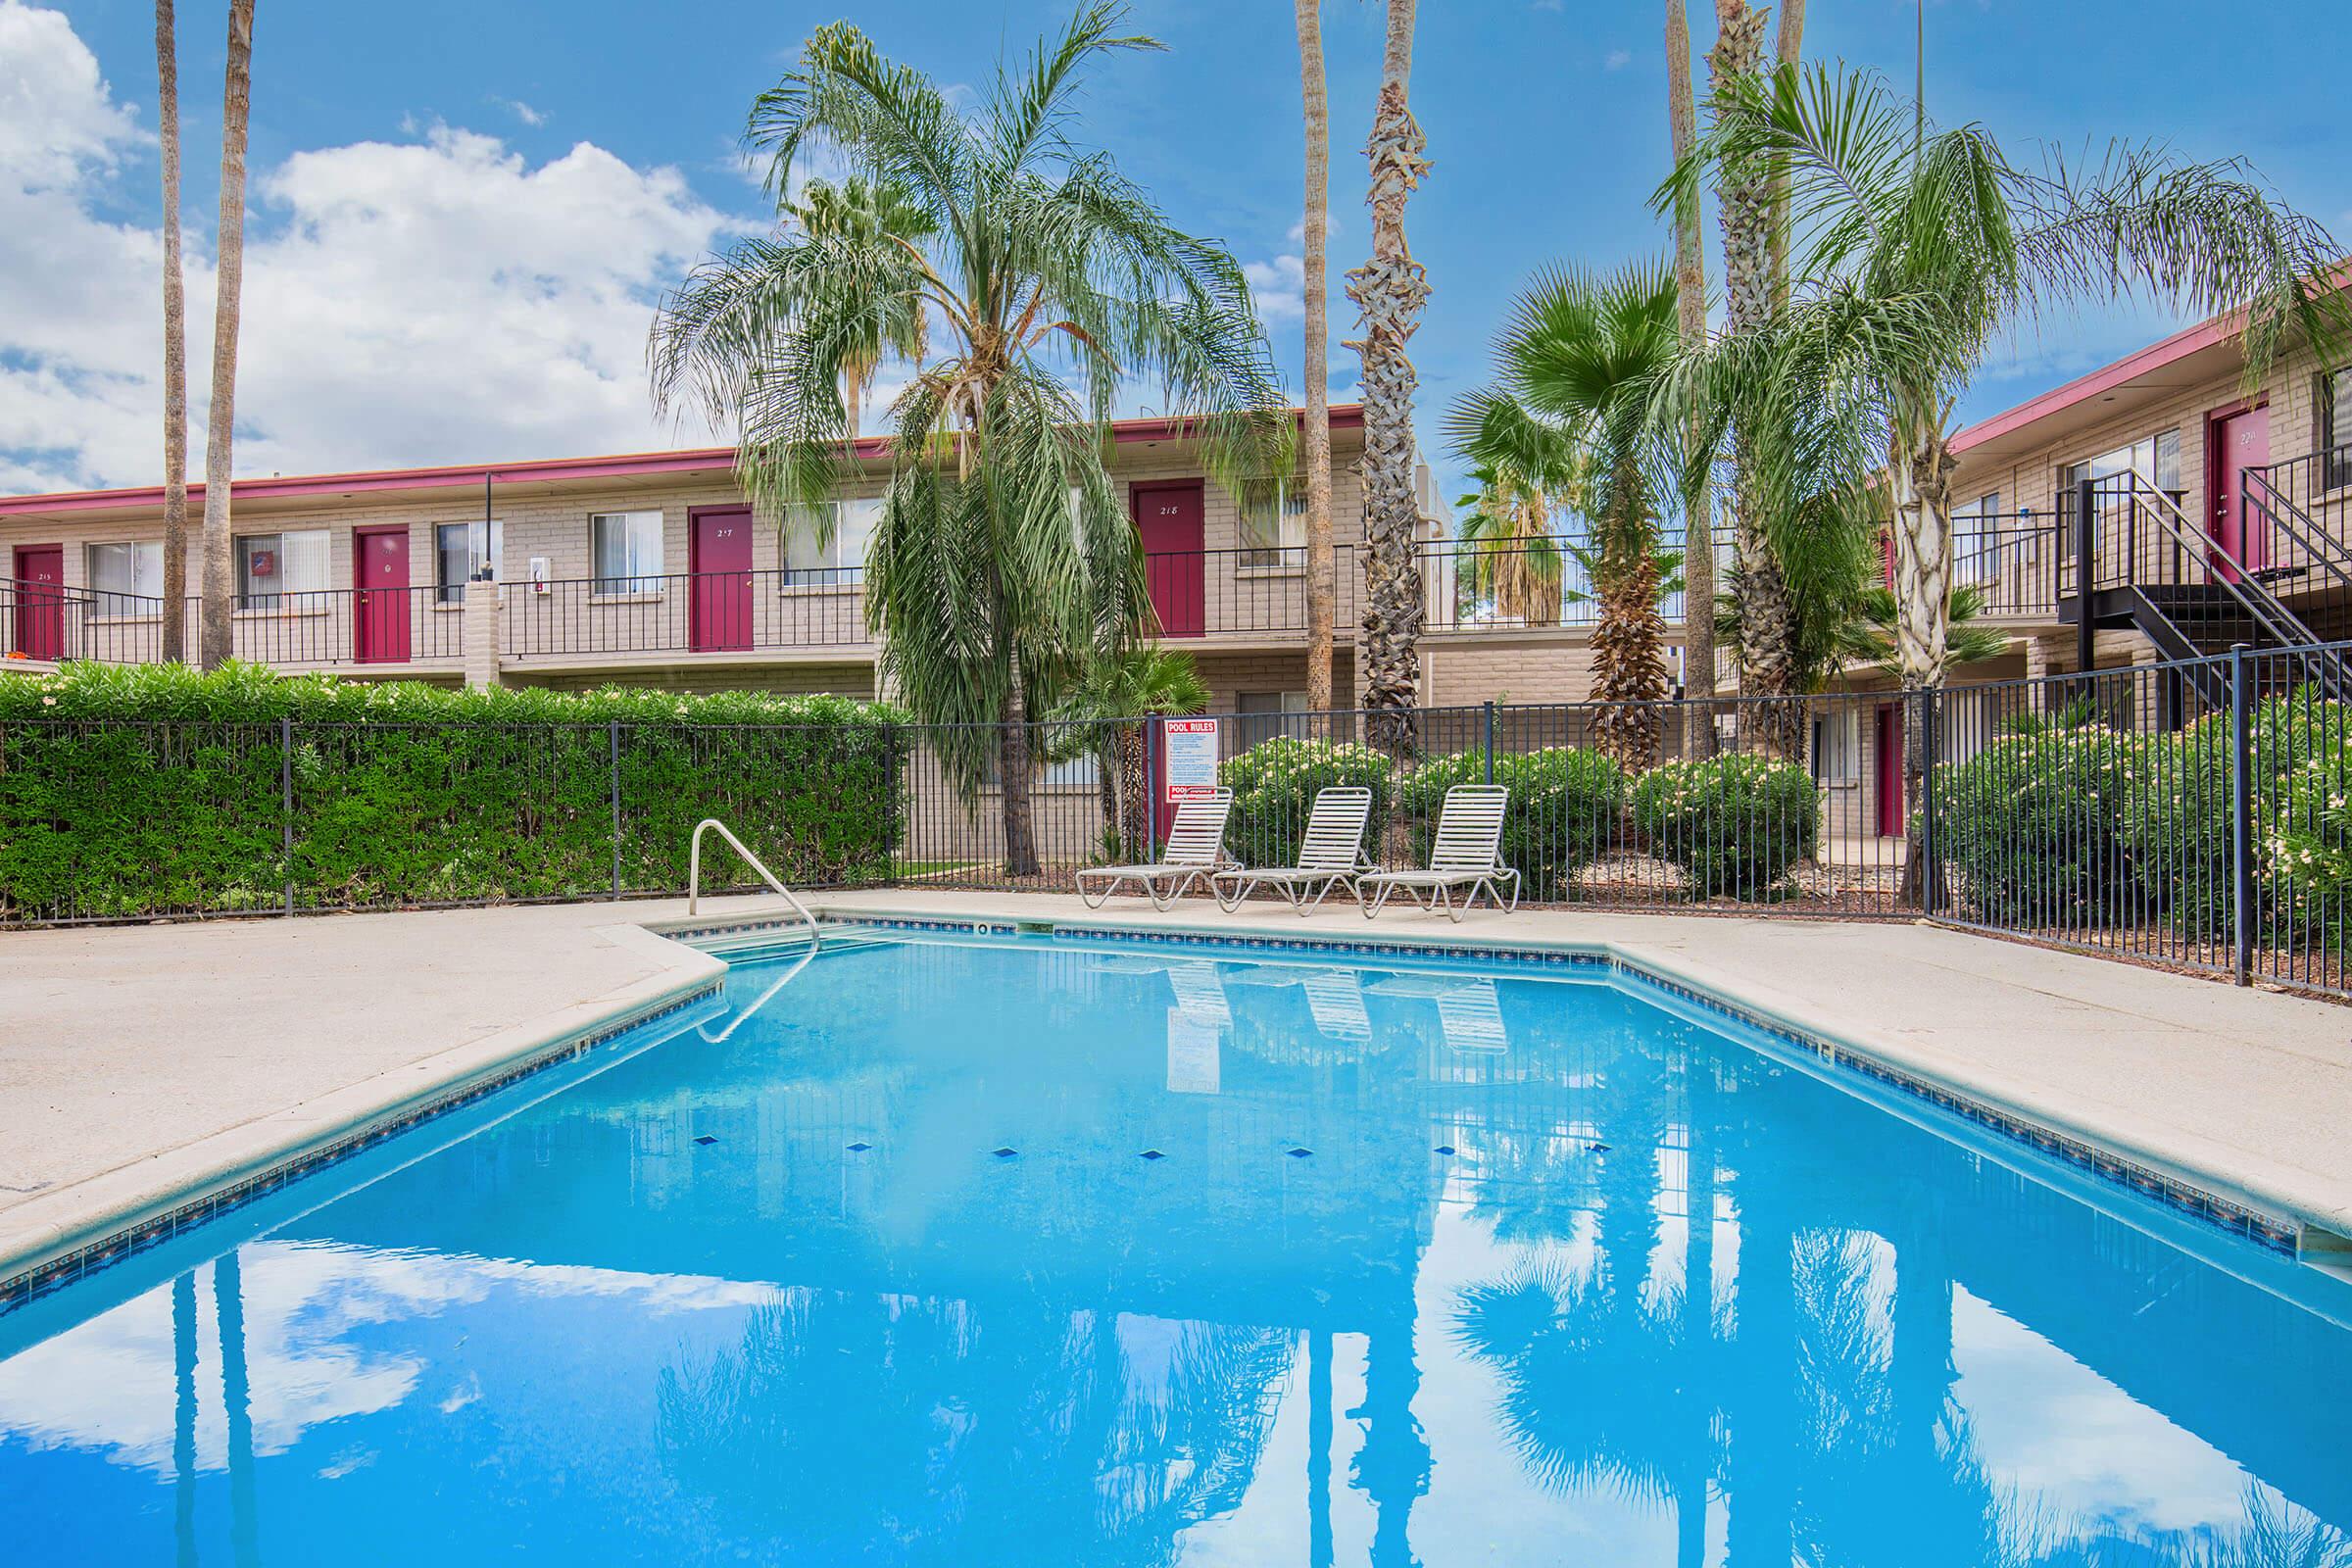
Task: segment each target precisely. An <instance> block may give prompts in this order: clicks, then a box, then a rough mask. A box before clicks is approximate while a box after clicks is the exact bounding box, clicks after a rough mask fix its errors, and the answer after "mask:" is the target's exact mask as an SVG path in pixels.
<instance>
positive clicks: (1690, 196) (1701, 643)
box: [1666, 0, 1715, 755]
mask: <svg viewBox="0 0 2352 1568" xmlns="http://www.w3.org/2000/svg"><path fill="white" fill-rule="evenodd" d="M1666 118H1667V123H1668V128H1669V130H1670V132H1671V134H1672V137H1673V146H1674V161H1675V162H1676V163H1677V164H1680V163H1681V162H1682V161H1683V160H1684V159H1686V158H1689V157H1690V156H1691V149H1692V148H1693V147H1695V146H1697V145H1698V109H1697V103H1696V89H1695V88H1694V86H1693V85H1692V83H1691V23H1690V19H1689V18H1688V17H1687V16H1686V15H1685V14H1684V10H1683V0H1666ZM1674 309H1675V320H1676V322H1677V324H1678V326H1679V328H1680V331H1681V336H1682V344H1683V347H1684V349H1685V350H1691V349H1696V348H1699V347H1702V346H1703V345H1704V344H1705V343H1706V340H1707V253H1706V245H1705V243H1704V242H1703V241H1702V240H1701V239H1700V237H1699V195H1698V190H1697V188H1696V187H1695V186H1692V187H1689V188H1684V187H1680V186H1678V187H1677V188H1676V191H1675V201H1674ZM1699 439H1700V424H1699V420H1698V418H1697V417H1696V416H1695V415H1693V416H1692V417H1691V420H1690V423H1689V429H1688V435H1687V437H1686V448H1685V452H1684V456H1683V466H1684V474H1685V477H1684V481H1683V496H1682V501H1683V604H1684V606H1685V609H1684V613H1683V688H1684V690H1685V691H1686V692H1687V693H1688V694H1689V695H1690V696H1691V697H1693V698H1695V699H1697V700H1699V701H1701V702H1708V701H1712V700H1713V698H1714V696H1715V613H1714V605H1715V496H1714V486H1713V485H1712V484H1710V483H1709V482H1708V478H1709V476H1708V472H1707V469H1708V465H1707V463H1706V462H1705V461H1704V457H1703V455H1702V453H1701V451H1700V450H1699V447H1698V442H1699ZM1707 712H1708V715H1709V716H1708V718H1707V720H1706V721H1705V722H1703V723H1701V724H1700V725H1699V726H1698V737H1699V744H1700V745H1701V746H1703V747H1704V748H1705V749H1706V751H1707V753H1708V754H1710V755H1711V754H1712V753H1713V751H1714V747H1715V724H1714V721H1713V717H1712V710H1708V711H1707Z"/></svg>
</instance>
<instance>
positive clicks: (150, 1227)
mask: <svg viewBox="0 0 2352 1568" xmlns="http://www.w3.org/2000/svg"><path fill="white" fill-rule="evenodd" d="M586 934H587V935H590V936H593V937H597V938H600V939H603V940H606V941H609V942H612V943H613V944H615V945H617V946H622V947H626V948H630V949H633V950H635V951H636V952H637V953H638V955H639V956H645V957H649V958H651V959H652V960H653V961H654V962H655V963H656V965H657V968H656V972H655V973H653V974H651V975H649V976H647V977H645V978H643V979H640V980H635V981H631V982H629V983H628V984H626V985H622V986H619V987H616V988H615V989H613V990H612V991H609V992H606V993H605V994H603V995H602V996H599V997H595V998H592V999H588V1000H585V1001H580V1002H575V1003H572V1004H570V1005H565V1006H563V1007H559V1008H557V1009H555V1010H554V1011H552V1012H547V1013H543V1014H541V1015H540V1016H539V1017H536V1018H532V1019H528V1020H526V1021H524V1022H521V1023H516V1024H512V1025H509V1026H508V1027H506V1028H503V1029H499V1030H496V1031H494V1032H492V1033H490V1034H487V1035H484V1036H482V1037H481V1038H479V1039H477V1040H472V1041H468V1042H466V1043H465V1044H463V1045H459V1046H454V1047H451V1048H449V1049H447V1050H444V1051H440V1052H436V1053H433V1054H430V1055H426V1056H422V1057H419V1058H418V1059H417V1060H415V1061H412V1062H409V1063H407V1064H405V1065H403V1066H400V1067H396V1068H392V1069H390V1070H388V1071H385V1072H380V1073H377V1074H374V1075H372V1076H370V1077H368V1078H364V1079H362V1080H361V1081H359V1082H358V1083H355V1084H347V1085H345V1086H344V1087H342V1088H340V1089H335V1090H331V1091H329V1092H328V1093H326V1094H323V1095H319V1096H316V1097H314V1098H313V1099H311V1100H308V1101H304V1102H302V1103H298V1104H294V1105H290V1106H287V1107H285V1108H283V1109H280V1110H277V1111H273V1112H271V1113H270V1114H268V1115H265V1116H262V1117H259V1118H257V1119H255V1120H253V1121H249V1122H244V1123H241V1124H239V1125H237V1126H234V1127H229V1128H224V1129H222V1130H221V1131H220V1132H216V1133H213V1134H210V1135H208V1136H206V1137H203V1138H199V1139H197V1140H195V1141H193V1142H191V1143H187V1144H183V1145H180V1146H178V1147H177V1148H174V1149H170V1150H166V1151H163V1152H159V1153H156V1154H153V1155H151V1156H149V1157H148V1158H146V1159H143V1160H139V1161H136V1162H134V1163H132V1164H128V1165H123V1166H120V1167H117V1168H116V1169H114V1170H110V1171H106V1172H104V1173H102V1174H100V1175H97V1176H93V1177H90V1178H88V1179H86V1180H83V1181H78V1182H74V1183H72V1184H70V1185H68V1186H65V1187H60V1188H57V1189H55V1190H54V1191H51V1192H45V1193H40V1194H37V1195H35V1196H34V1197H32V1198H29V1199H27V1200H25V1201H24V1202H22V1203H19V1204H17V1205H15V1206H14V1207H12V1208H10V1209H8V1210H7V1211H6V1212H5V1213H4V1214H0V1314H4V1313H7V1312H9V1311H12V1310H14V1309H15V1308H16V1307H19V1306H22V1305H23V1304H25V1302H26V1301H28V1300H31V1299H34V1298H35V1297H38V1296H42V1295H45V1294H47V1293H49V1292H51V1291H54V1290H57V1289H59V1288H61V1287H63V1286H65V1285H68V1284H71V1283H72V1282H73V1280H75V1279H78V1278H80V1277H81V1276H82V1275H83V1274H86V1273H88V1272H89V1271H90V1270H92V1269H96V1268H101V1267H103V1266H105V1265H106V1264H108V1263H111V1262H114V1261H116V1260H117V1259H119V1258H121V1257H123V1256H125V1255H127V1254H129V1253H131V1252H134V1251H138V1250H142V1249H144V1248H147V1247H151V1246H154V1245H156V1244H158V1243H161V1242H163V1241H166V1240H169V1239H170V1238H171V1237H172V1236H175V1235H177V1234H178V1233H179V1232H181V1231H183V1230H186V1229H187V1228H189V1227H190V1226H193V1225H198V1224H201V1223H203V1222H204V1221H205V1220H207V1219H210V1218H212V1217H213V1216H214V1215H216V1214H220V1213H222V1212H224V1211H226V1210H228V1209H231V1208H234V1207H237V1206H238V1205H240V1204H242V1203H245V1202H248V1201H252V1200H254V1199H256V1198H260V1197H262V1196H264V1195H266V1194H268V1193H271V1192H275V1191H276V1190H277V1189H279V1188H281V1187H283V1186H285V1185H286V1184H287V1183H288V1182H291V1181H293V1180H295V1179H297V1178H298V1177H301V1176H304V1175H307V1174H309V1173H310V1172H312V1171H314V1170H317V1169H319V1168H320V1167H321V1166H324V1165H329V1164H333V1163H335V1162H336V1161H338V1160H341V1159H343V1158H346V1157H347V1156H349V1155H351V1154H355V1153H357V1152H360V1151H361V1150H364V1149H367V1148H369V1147H371V1146H372V1145H375V1144H378V1143H381V1142H382V1141H383V1140H385V1139H387V1138H390V1137H392V1136H394V1135H395V1134H398V1133H401V1132H405V1131H407V1130H408V1129H409V1128H411V1127H414V1126H416V1125H417V1124H418V1123H420V1122H424V1121H429V1120H431V1119H432V1118H433V1117H435V1116H438V1115H440V1114H442V1113H443V1112H445V1111H449V1110H454V1109H456V1108H458V1107H459V1106H461V1105H465V1104H468V1103H472V1102H473V1101H476V1100H479V1099H481V1098H482V1097H483V1096H485V1095H488V1094H491V1093H493V1092H495V1091H497V1090H499V1089H503V1088H505V1087H506V1086H507V1085H509V1084H511V1083H514V1082H515V1081H516V1080H518V1079H521V1078H524V1077H528V1076H529V1075H530V1074H532V1073H535V1072H538V1071H540V1070H541V1069H542V1068H545V1067H550V1066H553V1065H555V1064H556V1063H557V1062H560V1061H566V1060H570V1059H572V1058H573V1057H575V1056H578V1055H580V1054H583V1053H585V1052H587V1051H589V1050H591V1049H593V1048H594V1047H596V1046H598V1045H601V1044H603V1043H604V1042H605V1041H608V1040H610V1039H612V1038H613V1036H614V1035H617V1034H619V1033H621V1032H622V1031H624V1030H627V1029H631V1028H634V1027H636V1026H637V1025H638V1024H641V1023H644V1022H647V1021H649V1020H651V1019H654V1018H658V1017H662V1016H663V1015H665V1014H668V1013H672V1012H677V1011H679V1010H681V1009H684V1008H686V1007H690V1006H693V1005H696V1004H697V1003H701V1002H704V1001H707V1000H714V999H715V998H716V997H717V996H718V995H719V993H720V991H721V988H722V985H723V982H724V979H725V975H726V964H725V962H724V961H723V960H722V959H720V958H718V957H715V956H712V955H711V954H709V953H705V952H703V951H702V950H700V949H698V948H695V947H692V946H689V945H687V944H685V943H681V942H677V941H673V940H671V939H669V938H668V937H666V936H664V935H662V933H660V932H657V931H655V930H652V929H650V928H649V927H648V926H647V925H646V924H644V923H642V922H635V921H631V922H625V923H615V924H613V925H609V926H597V927H590V928H586Z"/></svg>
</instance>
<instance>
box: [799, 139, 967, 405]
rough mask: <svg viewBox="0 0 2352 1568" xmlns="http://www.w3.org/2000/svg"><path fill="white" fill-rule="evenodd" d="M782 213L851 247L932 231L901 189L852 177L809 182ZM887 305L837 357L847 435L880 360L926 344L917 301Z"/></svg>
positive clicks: (917, 237)
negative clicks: (839, 358)
mask: <svg viewBox="0 0 2352 1568" xmlns="http://www.w3.org/2000/svg"><path fill="white" fill-rule="evenodd" d="M783 210H784V214H785V216H786V217H788V218H790V219H793V220H794V221H797V222H798V223H799V224H800V225H801V227H802V228H803V229H804V230H805V231H806V232H808V233H809V234H812V235H818V236H821V237H824V238H828V239H834V240H840V241H843V242H845V243H848V244H854V245H870V244H873V243H877V242H881V243H892V242H896V243H904V244H908V245H920V244H921V243H922V242H923V241H925V240H927V239H929V238H930V237H931V236H932V235H933V234H934V233H936V232H938V225H937V224H935V223H934V222H933V221H931V215H930V214H928V213H926V212H924V211H923V210H922V209H921V208H920V207H917V206H916V205H915V204H914V203H913V202H911V201H909V200H907V193H906V191H905V190H903V189H901V188H900V187H898V186H896V185H888V184H879V183H876V182H875V181H873V180H870V179H866V178H864V177H863V176H861V175H858V174H852V175H851V176H850V177H849V178H847V179H844V180H841V181H839V182H838V183H836V182H834V181H832V180H824V179H812V180H810V181H809V183H808V184H807V185H806V186H804V187H803V188H802V191H801V196H800V200H798V201H787V202H786V203H784V209H783ZM890 304H891V309H890V310H888V311H887V312H885V313H884V315H883V316H882V317H881V318H879V319H874V320H869V321H861V322H859V323H858V342H857V344H856V345H855V347H853V348H851V349H850V350H848V351H846V352H845V353H844V354H843V355H842V361H841V396H842V402H843V403H844V404H846V405H848V408H849V412H850V434H851V435H852V436H856V435H857V433H858V424H859V422H860V421H861V420H862V419H863V418H864V417H865V398H866V394H867V393H868V392H869V391H871V390H872V389H873V384H874V371H875V369H876V368H878V367H879V366H880V365H881V363H882V359H883V356H884V355H886V354H895V355H897V356H898V357H899V358H901V359H904V360H920V359H921V358H922V357H923V351H924V349H925V347H926V346H927V345H928V342H929V333H928V332H927V331H926V329H925V322H924V319H923V307H922V302H921V301H920V300H919V299H914V298H906V299H898V300H893V301H891V302H890Z"/></svg>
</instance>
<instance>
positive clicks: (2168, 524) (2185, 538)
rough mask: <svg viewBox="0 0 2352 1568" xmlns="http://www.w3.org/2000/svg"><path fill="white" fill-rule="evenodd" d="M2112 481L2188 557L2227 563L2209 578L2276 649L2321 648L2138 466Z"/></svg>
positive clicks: (2297, 620)
mask: <svg viewBox="0 0 2352 1568" xmlns="http://www.w3.org/2000/svg"><path fill="white" fill-rule="evenodd" d="M2116 477H2117V478H2121V479H2124V480H2126V481H2128V483H2129V487H2130V491H2131V500H2132V504H2133V505H2134V506H2135V507H2137V508H2140V509H2142V510H2144V511H2146V512H2147V513H2148V514H2149V515H2151V516H2152V517H2153V518H2154V519H2155V521H2156V524H2157V526H2158V527H2160V528H2161V529H2163V530H2164V531H2165V532H2166V533H2167V534H2169V535H2170V536H2171V538H2172V541H2173V543H2174V545H2175V546H2176V547H2178V548H2180V549H2181V550H2182V551H2184V552H2185V553H2187V555H2188V558H2189V559H2192V560H2193V559H2197V558H2198V557H2200V556H2202V557H2206V558H2211V557H2213V556H2217V555H2218V556H2219V557H2220V558H2221V559H2222V560H2223V561H2224V562H2226V563H2227V564H2229V570H2228V571H2214V570H2212V569H2210V567H2208V569H2207V571H2206V576H2207V578H2208V579H2209V580H2210V581H2213V582H2216V583H2219V584H2220V585H2221V587H2222V588H2223V590H2224V591H2225V592H2227V593H2228V594H2229V597H2230V598H2232V599H2234V600H2236V601H2237V603H2238V607H2239V608H2240V609H2242V610H2243V611H2245V613H2247V614H2248V615H2249V616H2251V617H2252V618H2253V619H2254V621H2255V623H2256V624H2258V625H2260V626H2261V627H2262V628H2263V629H2264V630H2265V631H2267V632H2269V633H2270V634H2271V637H2272V639H2273V640H2274V641H2276V642H2277V643H2278V645H2279V646H2280V647H2282V648H2295V647H2305V648H2316V647H2318V646H2319V642H2320V639H2319V637H2318V636H2317V635H2316V634H2315V633H2314V632H2313V631H2312V629H2311V628H2310V627H2308V626H2306V625H2304V624H2303V621H2302V619H2301V617H2300V616H2298V615H2296V614H2295V613H2294V612H2293V611H2291V610H2289V609H2287V608H2286V606H2284V605H2283V604H2281V603H2279V602H2278V597H2277V596H2276V595H2275V594H2273V593H2272V592H2271V591H2270V590H2269V589H2268V588H2266V587H2264V586H2263V584H2262V582H2261V579H2259V578H2257V577H2256V576H2254V574H2253V573H2252V572H2250V571H2249V570H2247V568H2246V564H2245V563H2244V562H2243V561H2242V560H2240V559H2239V558H2238V557H2237V556H2236V555H2235V554H2234V553H2233V552H2231V551H2230V549H2229V546H2227V545H2225V544H2223V543H2222V541H2221V540H2219V539H2217V538H2215V537H2214V536H2213V535H2212V534H2209V533H2207V532H2206V531H2205V530H2204V529H2202V528H2200V527H2198V526H2197V525H2196V524H2195V523H2194V522H2193V521H2191V520H2190V518H2189V515H2188V514H2187V513H2186V512H2184V511H2183V510H2181V506H2180V502H2179V501H2177V500H2175V499H2174V498H2173V496H2172V495H2171V493H2170V492H2168V491H2164V490H2159V489H2158V488H2157V487H2156V486H2155V484H2154V483H2153V482H2151V481H2150V480H2149V479H2148V477H2147V476H2146V475H2145V474H2143V473H2141V472H2139V470H2137V469H2136V468H2127V469H2125V470H2124V472H2123V473H2121V474H2118V475H2116ZM2135 586H2144V585H2137V584H2135ZM2249 590H2250V591H2249Z"/></svg>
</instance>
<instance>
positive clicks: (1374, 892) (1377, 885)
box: [1355, 784, 1519, 925]
mask: <svg viewBox="0 0 2352 1568" xmlns="http://www.w3.org/2000/svg"><path fill="white" fill-rule="evenodd" d="M1510 798H1511V792H1510V791H1509V790H1507V789H1505V788H1504V787H1503V786H1501V785H1500V784H1456V785H1455V786H1454V787H1453V788H1451V789H1449V790H1447V791H1446V804H1445V806H1444V807H1443V808H1442V809H1440V811H1439V813H1438V839H1437V842H1436V843H1435V844H1433V845H1431V846H1430V850H1429V869H1428V870H1426V871H1366V872H1365V873H1364V874H1363V875H1362V876H1360V877H1358V878H1356V882H1355V903H1356V907H1358V908H1360V909H1362V910H1363V911H1364V918H1365V919H1367V920H1369V919H1371V918H1372V917H1373V916H1374V915H1376V914H1378V913H1380V911H1381V908H1382V907H1383V906H1385V905H1386V904H1387V903H1388V902H1389V895H1390V894H1392V893H1395V892H1397V891H1399V890H1401V891H1403V892H1404V893H1406V894H1408V895H1410V896H1411V898H1412V901H1413V902H1414V903H1415V904H1417V905H1419V906H1420V907H1422V908H1423V909H1424V910H1426V911H1428V912H1429V913H1432V914H1436V913H1438V912H1440V911H1441V910H1442V911H1444V912H1445V914H1446V917H1447V918H1449V919H1451V920H1452V921H1454V922H1455V923H1456V924H1457V925H1458V924H1459V923H1460V922H1461V918H1462V916H1463V915H1465V914H1467V913H1468V912H1469V911H1470V907H1471V906H1472V905H1473V904H1476V903H1477V902H1478V895H1479V894H1480V892H1481V891H1484V892H1485V893H1486V895H1487V896H1488V897H1489V898H1491V899H1493V900H1494V901H1495V905H1496V906H1497V907H1500V908H1504V909H1516V908H1517V907H1519V873H1518V871H1517V870H1516V869H1515V868H1513V867H1511V866H1508V865H1505V864H1503V863H1502V813H1503V809H1504V808H1505V807H1506V806H1507V805H1509V803H1510ZM1506 884H1507V885H1508V886H1509V888H1510V890H1511V891H1510V899H1509V901H1508V902H1507V903H1506V902H1505V901H1504V899H1503V893H1502V890H1503V887H1504V886H1505V885H1506ZM1457 888H1458V889H1462V890H1464V892H1463V898H1462V902H1461V903H1460V904H1458V905H1457V904H1455V903H1454V902H1453V895H1454V890H1455V889H1457ZM1367 894H1369V895H1370V896H1371V901H1372V902H1371V903H1369V904H1367V903H1365V902H1364V900H1365V896H1366V895H1367Z"/></svg>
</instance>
